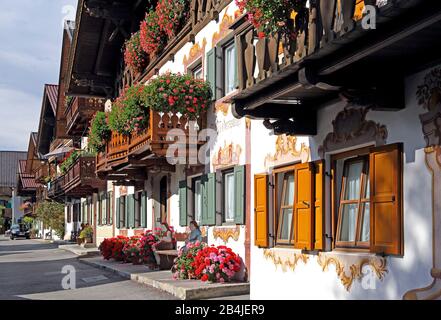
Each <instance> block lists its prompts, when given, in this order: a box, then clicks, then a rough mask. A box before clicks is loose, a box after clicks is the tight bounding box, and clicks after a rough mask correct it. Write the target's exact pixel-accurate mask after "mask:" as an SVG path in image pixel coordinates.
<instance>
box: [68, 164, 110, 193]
mask: <svg viewBox="0 0 441 320" xmlns="http://www.w3.org/2000/svg"><path fill="white" fill-rule="evenodd" d="M95 171H96V158H95V157H93V156H83V157H80V158H79V159H78V160H77V161H76V162H75V163H74V164H73V165H72V166H71V167H70V168H69V169H68V171H67V172H66V173H65V174H64V176H63V178H64V186H63V188H64V193H65V194H66V195H68V196H77V197H81V196H88V195H91V194H92V193H93V192H94V189H104V188H105V181H102V180H99V179H98V178H97V176H96V173H95Z"/></svg>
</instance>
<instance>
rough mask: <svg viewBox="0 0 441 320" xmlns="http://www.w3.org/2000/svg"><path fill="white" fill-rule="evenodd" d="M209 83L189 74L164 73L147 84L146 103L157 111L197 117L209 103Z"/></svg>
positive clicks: (210, 93)
mask: <svg viewBox="0 0 441 320" xmlns="http://www.w3.org/2000/svg"><path fill="white" fill-rule="evenodd" d="M211 97H212V92H211V88H210V85H209V84H208V83H207V82H206V81H204V80H202V79H194V78H193V77H192V76H191V75H187V74H185V75H181V74H174V73H166V74H164V75H161V76H159V77H157V78H155V79H153V80H152V81H151V82H150V83H149V84H148V85H147V92H146V105H148V106H150V108H152V109H153V110H154V111H158V112H180V113H181V114H183V115H187V116H188V117H189V118H191V119H194V118H197V117H198V116H199V115H200V114H201V113H202V112H204V111H206V110H207V108H208V107H209V105H210V101H211Z"/></svg>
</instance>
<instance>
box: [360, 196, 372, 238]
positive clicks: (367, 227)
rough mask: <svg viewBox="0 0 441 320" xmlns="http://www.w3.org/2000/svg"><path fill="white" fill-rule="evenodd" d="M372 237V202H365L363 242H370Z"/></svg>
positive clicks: (362, 228) (362, 229)
mask: <svg viewBox="0 0 441 320" xmlns="http://www.w3.org/2000/svg"><path fill="white" fill-rule="evenodd" d="M369 238H370V203H369V202H366V203H364V213H363V222H362V225H361V239H360V241H362V242H368V241H369Z"/></svg>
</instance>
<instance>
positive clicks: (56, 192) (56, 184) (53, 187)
mask: <svg viewBox="0 0 441 320" xmlns="http://www.w3.org/2000/svg"><path fill="white" fill-rule="evenodd" d="M63 193H64V176H59V177H57V178H55V179H54V180H52V181H51V182H49V183H48V189H47V196H48V198H50V199H55V198H58V197H60V196H62V195H63Z"/></svg>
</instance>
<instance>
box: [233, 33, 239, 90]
mask: <svg viewBox="0 0 441 320" xmlns="http://www.w3.org/2000/svg"><path fill="white" fill-rule="evenodd" d="M239 48H240V46H239V45H238V40H237V39H235V40H234V51H235V53H236V59H235V60H234V61H235V64H234V85H235V87H236V88H239V75H238V65H239Z"/></svg>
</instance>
